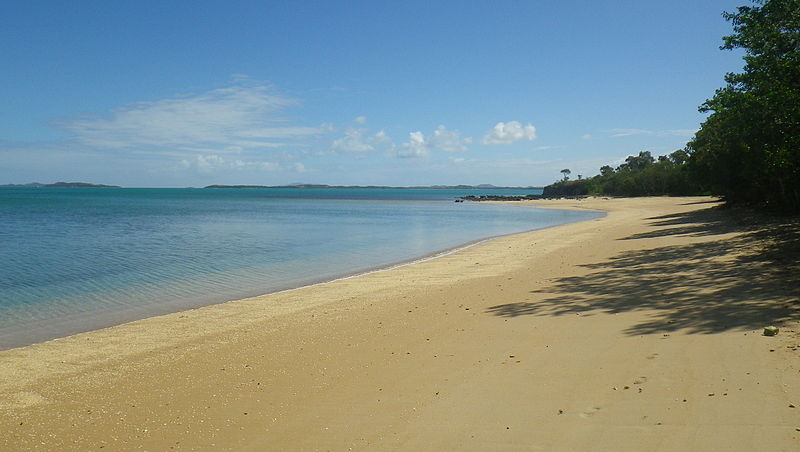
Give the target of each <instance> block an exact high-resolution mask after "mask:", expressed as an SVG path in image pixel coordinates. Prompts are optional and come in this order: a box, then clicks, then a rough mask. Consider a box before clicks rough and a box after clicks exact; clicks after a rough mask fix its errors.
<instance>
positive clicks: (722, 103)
mask: <svg viewBox="0 0 800 452" xmlns="http://www.w3.org/2000/svg"><path fill="white" fill-rule="evenodd" d="M756 4H757V5H758V6H742V7H739V8H738V9H737V12H735V13H725V14H724V17H725V18H726V19H727V20H729V21H730V22H731V23H732V25H733V31H734V33H733V34H732V35H730V36H725V37H724V38H723V42H724V45H723V46H722V47H721V48H722V49H728V50H731V49H737V48H741V49H744V50H745V52H746V55H745V57H744V61H745V66H744V70H743V72H742V73H729V74H727V75H726V76H725V82H726V86H724V87H723V88H721V89H718V90H717V91H716V94H715V95H714V97H712V98H711V99H708V100H707V101H706V102H705V103H704V104H703V105H702V106H701V107H700V111H702V112H711V114H710V115H709V116H708V118H707V119H706V121H705V122H704V123H703V124H702V127H701V129H700V130H699V131H698V132H697V134H696V135H695V137H694V139H693V140H692V141H691V142H690V143H689V146H688V147H689V151H690V152H691V154H692V155H691V165H692V167H693V168H694V170H695V172H696V173H695V174H696V177H699V178H701V179H702V180H703V181H704V182H706V183H708V186H709V188H710V189H711V191H712V192H713V193H715V194H719V195H722V196H724V197H725V198H726V199H727V200H728V201H730V202H732V203H743V204H751V205H761V206H766V207H768V208H771V209H778V210H784V211H800V0H766V1H757V2H756Z"/></svg>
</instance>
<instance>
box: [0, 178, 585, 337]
mask: <svg viewBox="0 0 800 452" xmlns="http://www.w3.org/2000/svg"><path fill="white" fill-rule="evenodd" d="M481 193H495V194H527V193H531V192H530V191H525V190H522V191H519V190H512V191H500V190H492V191H489V192H487V191H480V190H411V189H405V190H402V189H216V190H215V189H96V188H95V189H93V188H87V189H83V188H63V189H53V188H37V189H32V188H4V189H0V348H10V347H14V346H18V345H24V344H28V343H33V342H40V341H43V340H46V339H50V338H54V337H60V336H64V335H68V334H72V333H75V332H79V331H86V330H90V329H95V328H100V327H105V326H110V325H113V324H117V323H121V322H124V321H129V320H133V319H138V318H143V317H148V316H152V315H157V314H161V313H166V312H175V311H179V310H182V309H187V308H191V307H197V306H202V305H208V304H212V303H218V302H223V301H226V300H232V299H237V298H243V297H247V296H252V295H257V294H261V293H267V292H274V291H278V290H282V289H287V288H292V287H298V286H302V285H305V284H309V283H313V282H319V281H324V280H330V279H333V278H336V277H338V276H343V275H347V274H353V273H358V272H363V271H367V270H369V269H372V268H376V267H380V266H386V265H389V264H392V263H397V262H401V261H406V260H410V259H414V258H416V257H419V256H423V255H427V254H430V253H433V252H436V251H439V250H444V249H448V248H451V247H455V246H459V245H462V244H464V243H467V242H470V241H474V240H478V239H482V238H486V237H491V236H497V235H502V234H509V233H514V232H521V231H526V230H531V229H537V228H543V227H548V226H553V225H556V224H561V223H567V222H573V221H579V220H583V219H588V218H592V217H596V216H598V214H595V213H585V212H562V211H551V210H537V209H529V208H519V207H509V206H503V205H489V204H480V203H454V202H453V198H454V197H456V196H462V195H466V194H481Z"/></svg>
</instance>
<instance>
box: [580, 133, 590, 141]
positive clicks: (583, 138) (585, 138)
mask: <svg viewBox="0 0 800 452" xmlns="http://www.w3.org/2000/svg"><path fill="white" fill-rule="evenodd" d="M591 139H592V135H590V134H588V133H587V134H586V135H583V136H582V137H581V140H583V141H589V140H591Z"/></svg>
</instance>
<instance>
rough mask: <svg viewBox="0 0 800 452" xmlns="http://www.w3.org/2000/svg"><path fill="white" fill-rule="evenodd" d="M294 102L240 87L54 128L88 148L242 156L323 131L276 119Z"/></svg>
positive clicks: (268, 91) (139, 106) (158, 102)
mask: <svg viewBox="0 0 800 452" xmlns="http://www.w3.org/2000/svg"><path fill="white" fill-rule="evenodd" d="M296 103H297V101H296V100H294V99H291V98H288V97H284V96H282V95H280V94H277V93H276V92H275V90H274V89H272V88H271V87H269V86H267V85H263V84H252V83H240V84H236V85H233V86H230V87H228V88H221V89H216V90H212V91H208V92H205V93H201V94H197V95H191V96H180V97H174V98H169V99H162V100H156V101H148V102H137V103H133V104H129V105H126V106H124V107H122V108H118V109H115V110H112V111H111V113H110V115H109V117H106V118H99V117H90V118H78V119H68V120H62V121H60V122H59V123H58V125H59V126H60V127H61V128H62V129H64V130H66V131H68V132H69V133H71V134H72V135H73V136H74V138H75V139H76V140H77V141H78V142H79V143H81V144H83V145H85V146H88V147H92V148H102V149H151V150H154V149H165V150H167V149H168V150H172V151H174V150H175V149H179V150H187V151H191V150H192V148H205V149H212V150H213V151H214V152H216V153H222V152H230V149H234V148H235V149H238V151H239V152H242V151H244V150H249V149H263V148H271V147H277V146H283V145H286V144H289V142H293V140H297V139H301V138H305V137H309V136H312V135H317V134H320V133H322V132H323V131H324V130H325V127H305V126H294V125H290V124H287V123H286V121H285V120H283V119H282V118H281V117H280V116H279V114H280V112H281V111H282V110H283V109H285V108H286V107H289V106H291V105H295V104H296ZM226 148H227V149H226Z"/></svg>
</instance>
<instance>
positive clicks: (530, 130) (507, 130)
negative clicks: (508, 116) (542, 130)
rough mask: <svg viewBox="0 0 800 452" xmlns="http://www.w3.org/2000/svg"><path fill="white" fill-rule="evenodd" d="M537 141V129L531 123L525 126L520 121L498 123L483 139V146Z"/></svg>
mask: <svg viewBox="0 0 800 452" xmlns="http://www.w3.org/2000/svg"><path fill="white" fill-rule="evenodd" d="M535 139H536V127H534V126H532V125H531V124H530V123H529V124H527V125H525V126H523V125H522V124H521V123H520V122H519V121H509V122H498V123H497V124H495V126H494V127H493V128H492V130H490V131H489V132H487V133H486V135H485V136H484V137H483V144H511V143H514V142H517V141H525V140H527V141H532V140H535Z"/></svg>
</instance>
